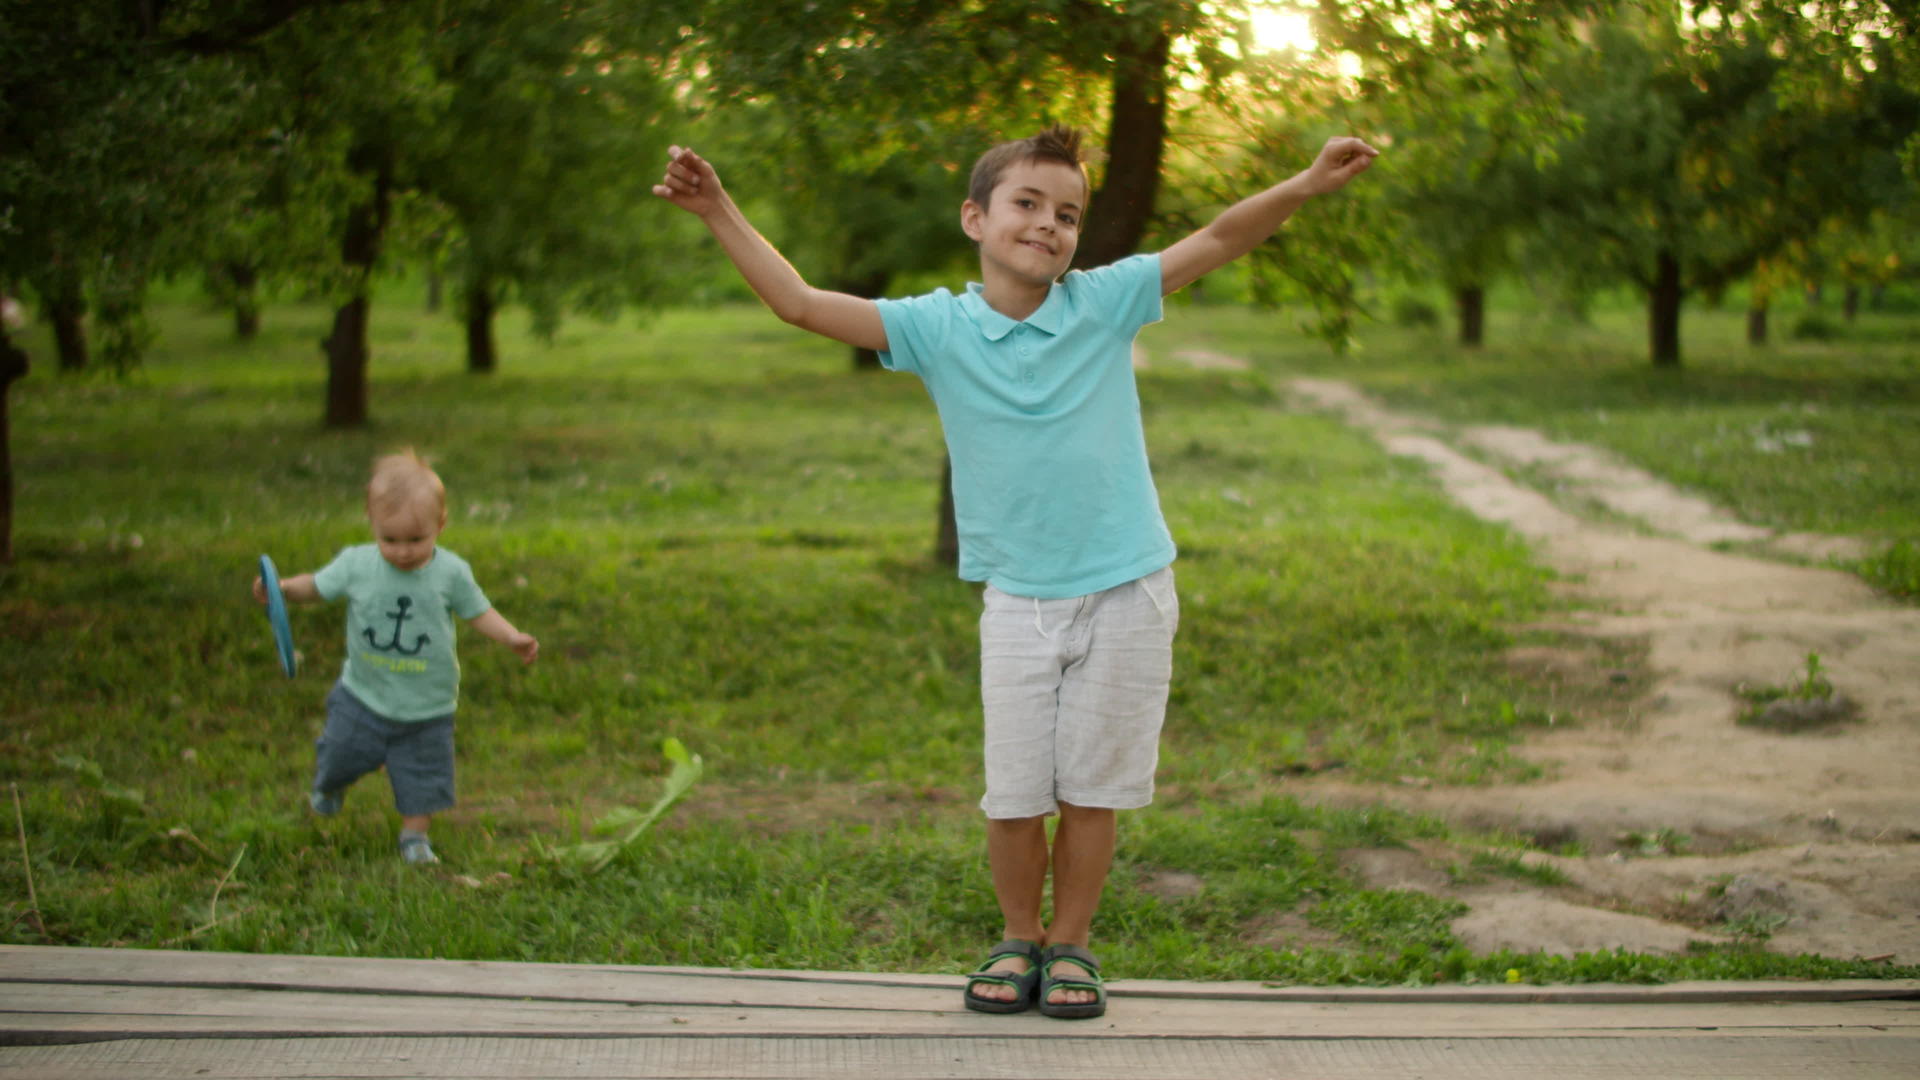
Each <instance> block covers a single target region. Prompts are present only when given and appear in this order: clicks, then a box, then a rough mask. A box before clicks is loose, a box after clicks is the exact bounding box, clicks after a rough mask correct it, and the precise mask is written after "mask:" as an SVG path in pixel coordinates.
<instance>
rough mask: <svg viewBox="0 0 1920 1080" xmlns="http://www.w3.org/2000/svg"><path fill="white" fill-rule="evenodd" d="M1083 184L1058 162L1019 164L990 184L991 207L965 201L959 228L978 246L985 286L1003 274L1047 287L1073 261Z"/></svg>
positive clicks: (1082, 178)
mask: <svg viewBox="0 0 1920 1080" xmlns="http://www.w3.org/2000/svg"><path fill="white" fill-rule="evenodd" d="M1086 201H1087V183H1086V178H1085V176H1084V175H1083V174H1082V173H1081V172H1080V170H1078V169H1075V168H1073V167H1072V166H1069V165H1065V164H1062V163H1061V162H1057V161H1021V162H1016V163H1014V164H1012V165H1010V166H1008V167H1007V170H1006V172H1004V173H1002V174H1001V175H1000V182H999V183H998V184H996V185H994V188H993V196H992V198H991V199H990V200H989V202H990V204H991V205H988V206H984V207H983V206H981V205H979V204H978V203H976V202H974V201H973V200H972V199H968V200H967V201H966V202H965V203H963V204H961V207H960V227H961V228H962V229H964V230H965V231H966V234H967V235H968V236H970V237H972V238H973V240H974V241H975V242H976V243H978V244H979V245H980V270H981V274H982V276H983V277H984V278H986V279H987V283H988V285H989V286H991V285H992V284H993V281H992V279H993V278H995V277H996V276H999V275H1000V274H1005V275H1008V276H1010V277H1011V278H1013V279H1015V281H1016V282H1017V283H1018V284H1020V285H1024V286H1028V287H1045V286H1047V285H1051V284H1052V283H1053V282H1054V281H1055V280H1057V279H1058V278H1059V277H1060V275H1061V274H1064V273H1066V272H1067V267H1068V266H1070V265H1072V263H1073V253H1074V250H1075V249H1076V248H1077V247H1079V245H1080V215H1081V213H1082V212H1083V211H1084V210H1085V208H1086Z"/></svg>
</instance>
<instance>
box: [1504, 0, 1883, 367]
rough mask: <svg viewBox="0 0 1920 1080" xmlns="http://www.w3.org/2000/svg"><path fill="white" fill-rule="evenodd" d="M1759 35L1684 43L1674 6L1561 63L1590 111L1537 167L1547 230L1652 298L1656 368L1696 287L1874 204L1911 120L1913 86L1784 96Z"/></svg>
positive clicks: (1595, 35) (1768, 41) (1771, 45)
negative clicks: (1873, 187) (1871, 187)
mask: <svg viewBox="0 0 1920 1080" xmlns="http://www.w3.org/2000/svg"><path fill="white" fill-rule="evenodd" d="M1777 40H1778V39H1776V38H1773V37H1771V36H1769V35H1764V34H1746V35H1740V36H1737V37H1735V36H1713V37H1711V38H1710V39H1707V40H1702V39H1699V38H1695V39H1692V40H1689V39H1687V38H1686V37H1685V36H1684V35H1683V33H1682V27H1681V26H1680V24H1679V21H1678V20H1677V18H1675V13H1674V12H1672V11H1671V10H1665V9H1656V10H1655V11H1654V12H1653V13H1652V14H1651V15H1648V16H1646V17H1644V18H1640V19H1635V20H1631V21H1624V20H1623V21H1614V22H1607V23H1601V24H1597V25H1596V26H1595V27H1594V28H1593V30H1592V41H1591V44H1590V46H1589V47H1588V48H1585V49H1580V50H1569V51H1568V52H1567V54H1566V55H1565V56H1564V58H1563V59H1562V60H1561V61H1560V62H1558V63H1556V64H1555V65H1553V67H1552V68H1551V70H1550V72H1549V74H1548V78H1549V79H1551V80H1552V81H1554V83H1555V84H1556V86H1557V87H1558V88H1559V90H1560V92H1561V93H1562V94H1563V96H1564V97H1565V100H1566V101H1567V104H1568V107H1569V108H1570V109H1572V110H1573V111H1575V112H1577V113H1578V114H1579V116H1580V117H1581V120H1582V126H1581V128H1580V130H1579V132H1578V134H1576V135H1574V136H1572V137H1570V138H1568V139H1566V140H1564V141H1563V142H1562V143H1561V144H1559V146H1558V147H1557V148H1556V149H1557V151H1558V154H1559V159H1558V161H1557V162H1556V163H1554V164H1553V165H1551V166H1550V167H1547V168H1545V169H1542V170H1541V171H1540V173H1539V174H1538V175H1537V177H1536V179H1535V183H1536V185H1537V186H1536V187H1535V189H1534V191H1533V193H1532V196H1531V199H1530V201H1532V202H1534V203H1535V204H1536V205H1539V206H1541V207H1543V208H1544V214H1543V216H1542V231H1543V234H1544V237H1545V239H1546V242H1547V243H1548V244H1549V245H1551V246H1553V247H1554V248H1556V249H1558V250H1560V251H1561V252H1562V253H1563V257H1565V258H1567V259H1569V260H1577V259H1590V260H1593V261H1595V262H1597V263H1599V264H1600V265H1602V266H1604V267H1605V268H1606V269H1607V271H1608V272H1610V273H1613V274H1616V275H1618V276H1619V277H1621V278H1624V279H1626V280H1629V281H1631V282H1633V283H1635V284H1637V285H1638V286H1640V287H1641V288H1642V289H1643V290H1645V292H1646V294H1647V310H1648V348H1649V354H1650V356H1651V359H1652V362H1653V364H1654V365H1655V366H1656V367H1674V366H1678V365H1679V364H1680V362H1681V356H1680V316H1681V306H1682V303H1683V301H1684V299H1685V297H1686V296H1687V295H1688V294H1690V293H1693V292H1706V293H1709V294H1718V293H1719V292H1720V291H1721V290H1723V289H1725V288H1726V287H1728V286H1729V285H1730V284H1732V283H1733V282H1735V281H1737V280H1739V279H1741V278H1743V277H1745V276H1747V275H1748V274H1750V273H1751V272H1753V270H1754V269H1755V267H1756V266H1758V265H1759V264H1760V262H1761V261H1762V260H1764V259H1766V258H1768V257H1770V256H1773V255H1775V254H1777V253H1779V252H1781V251H1783V250H1784V249H1785V248H1786V247H1787V246H1788V245H1790V244H1792V243H1794V242H1796V241H1799V240H1803V239H1805V238H1808V237H1811V236H1813V235H1814V234H1816V233H1817V232H1818V231H1819V230H1820V229H1821V228H1822V227H1823V224H1824V223H1825V222H1827V221H1829V220H1831V219H1834V218H1836V217H1843V216H1847V215H1851V214H1854V213H1857V212H1859V211H1861V210H1863V209H1865V207H1864V206H1863V205H1862V201H1861V200H1860V199H1859V193H1860V191H1861V189H1862V180H1863V178H1867V179H1868V180H1869V182H1870V183H1871V182H1872V181H1871V178H1873V177H1875V176H1879V177H1882V178H1883V182H1884V179H1885V178H1890V177H1891V176H1892V175H1893V174H1894V171H1895V170H1896V169H1897V164H1896V161H1895V158H1894V156H1893V153H1894V148H1895V147H1897V146H1898V145H1899V144H1900V143H1901V142H1902V141H1903V140H1904V139H1906V138H1907V136H1908V133H1909V132H1910V131H1911V130H1912V128H1911V125H1912V115H1911V114H1912V105H1911V100H1910V95H1908V94H1907V93H1906V92H1905V91H1904V90H1902V89H1900V88H1899V87H1898V86H1897V85H1896V84H1895V83H1894V81H1893V80H1892V79H1890V78H1884V77H1881V78H1871V79H1865V80H1862V81H1859V82H1856V83H1854V84H1852V85H1849V86H1846V87H1844V88H1843V89H1842V90H1840V91H1839V92H1836V93H1833V94H1830V95H1826V96H1822V97H1819V98H1795V97H1792V96H1783V95H1782V94H1780V93H1779V92H1778V89H1777V88H1778V86H1779V82H1780V80H1781V78H1782V77H1783V76H1784V75H1785V74H1786V73H1787V72H1788V70H1789V69H1788V68H1787V66H1786V65H1785V63H1784V62H1783V61H1782V60H1781V59H1780V58H1779V55H1778V54H1779V53H1780V52H1781V51H1783V47H1782V46H1780V45H1777V44H1776V42H1777Z"/></svg>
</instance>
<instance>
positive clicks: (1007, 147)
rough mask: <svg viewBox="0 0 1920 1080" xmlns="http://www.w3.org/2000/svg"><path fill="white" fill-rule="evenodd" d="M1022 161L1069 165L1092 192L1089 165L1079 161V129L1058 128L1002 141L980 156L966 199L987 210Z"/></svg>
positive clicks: (975, 165) (968, 183)
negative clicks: (1003, 180)
mask: <svg viewBox="0 0 1920 1080" xmlns="http://www.w3.org/2000/svg"><path fill="white" fill-rule="evenodd" d="M1023 161H1051V162H1055V163H1057V164H1060V165H1066V166H1069V167H1071V168H1072V169H1073V170H1074V171H1075V172H1077V173H1079V174H1080V183H1081V184H1082V185H1083V186H1084V187H1086V188H1087V189H1088V191H1089V192H1091V190H1092V185H1091V184H1088V183H1087V169H1086V166H1085V165H1084V164H1082V163H1081V160H1080V132H1079V130H1078V129H1076V128H1070V127H1062V126H1058V125H1056V126H1054V127H1050V128H1048V129H1047V130H1045V131H1042V132H1041V133H1039V134H1038V135H1031V136H1028V137H1027V138H1024V139H1015V140H1013V141H1012V142H1003V143H1001V144H1000V145H998V146H996V147H994V148H993V149H991V150H988V151H987V152H986V153H984V154H981V155H980V160H979V161H976V162H974V163H973V176H972V177H971V178H970V179H969V180H968V181H967V198H968V199H970V200H972V202H973V204H974V205H975V206H978V207H980V208H982V209H985V208H986V206H987V204H988V203H989V202H990V201H992V199H993V189H994V188H996V187H998V186H1000V177H1001V176H1002V175H1003V174H1004V173H1005V172H1006V171H1007V169H1008V168H1010V167H1011V166H1014V165H1018V164H1020V163H1021V162H1023ZM1083 209H1084V208H1083Z"/></svg>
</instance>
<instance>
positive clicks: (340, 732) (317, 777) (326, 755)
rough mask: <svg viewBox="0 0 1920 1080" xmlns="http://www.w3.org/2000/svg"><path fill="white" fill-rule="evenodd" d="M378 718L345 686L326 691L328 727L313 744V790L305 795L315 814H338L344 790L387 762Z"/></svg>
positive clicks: (335, 686)
mask: <svg viewBox="0 0 1920 1080" xmlns="http://www.w3.org/2000/svg"><path fill="white" fill-rule="evenodd" d="M379 719H380V718H379V717H378V716H376V715H375V714H374V713H372V712H371V711H369V710H368V709H367V707H366V706H365V705H362V704H360V700H359V699H358V698H356V697H354V696H353V695H352V694H350V693H348V692H347V688H346V687H344V686H341V685H339V684H338V683H335V684H334V687H333V689H332V690H331V691H328V693H327V725H326V727H325V728H324V729H322V730H321V732H320V738H319V739H318V740H317V741H316V742H315V743H314V744H313V745H314V760H313V787H312V788H311V789H310V790H309V791H308V792H307V803H308V805H309V806H311V807H313V810H314V812H315V813H317V814H321V815H326V816H331V815H333V814H337V813H339V812H340V802H341V798H342V796H344V795H345V794H346V791H347V788H348V787H349V786H351V785H352V784H353V782H354V781H355V780H358V779H360V778H361V777H363V776H365V775H367V774H368V773H370V772H372V771H374V770H375V769H378V768H379V767H380V765H381V763H382V762H384V761H385V760H386V758H387V747H386V739H385V738H384V737H383V736H382V735H381V734H380V732H379V730H378V721H379Z"/></svg>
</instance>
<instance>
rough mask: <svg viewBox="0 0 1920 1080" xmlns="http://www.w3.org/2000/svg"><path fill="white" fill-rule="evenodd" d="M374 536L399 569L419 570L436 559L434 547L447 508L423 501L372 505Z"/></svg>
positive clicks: (385, 555)
mask: <svg viewBox="0 0 1920 1080" xmlns="http://www.w3.org/2000/svg"><path fill="white" fill-rule="evenodd" d="M367 517H368V519H369V520H370V521H372V522H373V539H374V542H375V543H377V544H379V545H380V555H381V557H382V558H384V559H386V560H387V562H388V563H390V564H392V566H393V568H394V569H395V570H408V571H411V570H418V569H420V568H421V567H423V566H425V565H427V563H428V562H430V561H432V559H433V546H434V544H435V543H436V542H437V541H438V540H439V539H440V530H441V528H443V527H444V526H445V525H446V523H447V516H446V511H444V510H437V509H436V508H435V507H433V506H431V505H427V504H424V503H420V502H412V503H402V504H400V505H398V506H369V507H367Z"/></svg>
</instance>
